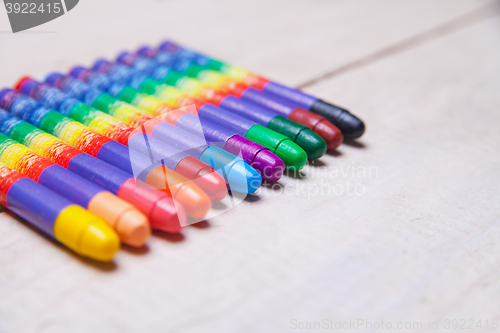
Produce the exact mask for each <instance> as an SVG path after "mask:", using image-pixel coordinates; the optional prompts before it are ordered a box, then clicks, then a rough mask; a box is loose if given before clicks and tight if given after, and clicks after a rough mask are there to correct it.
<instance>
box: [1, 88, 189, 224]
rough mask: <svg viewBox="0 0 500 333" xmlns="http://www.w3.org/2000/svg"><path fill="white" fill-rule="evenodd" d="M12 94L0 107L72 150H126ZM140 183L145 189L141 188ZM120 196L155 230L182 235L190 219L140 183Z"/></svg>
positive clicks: (5, 96)
mask: <svg viewBox="0 0 500 333" xmlns="http://www.w3.org/2000/svg"><path fill="white" fill-rule="evenodd" d="M9 90H10V89H4V90H2V91H0V107H2V108H4V109H5V110H7V111H9V112H10V113H11V114H13V115H15V116H16V117H19V118H21V119H23V120H26V121H28V122H29V123H31V124H33V125H35V126H37V127H39V128H40V129H42V130H45V131H47V130H48V131H47V132H49V133H50V134H52V135H54V133H56V132H57V133H59V135H55V136H57V137H59V138H64V139H63V141H65V142H66V143H69V144H70V145H71V146H73V147H75V148H78V149H80V150H82V151H85V152H87V153H88V151H90V152H93V154H89V155H91V156H95V155H98V154H99V153H100V152H101V151H102V150H103V148H105V147H106V145H108V147H106V148H107V149H108V150H107V151H105V153H107V152H108V151H111V152H112V153H113V145H109V143H115V144H116V145H119V146H122V147H123V145H120V144H119V143H117V142H115V141H111V140H109V139H107V138H105V137H102V136H100V135H98V134H97V133H95V132H92V131H89V130H88V129H87V128H86V127H84V126H83V125H81V124H79V123H76V124H73V123H74V122H73V121H70V120H68V119H67V118H66V117H64V116H62V115H61V114H59V113H57V112H55V111H51V110H48V109H46V108H43V107H41V106H40V105H39V104H38V103H37V102H35V101H34V100H33V99H31V98H29V97H27V96H24V95H22V94H19V93H16V92H14V91H11V90H10V91H9ZM82 127H83V128H82ZM51 132H53V133H51ZM82 148H83V149H82ZM86 150H87V151H86ZM56 166H57V167H59V166H58V165H56ZM60 168H62V167H60ZM62 170H64V168H63V169H62ZM65 171H66V170H65ZM136 182H137V183H139V184H140V185H141V186H138V185H137V184H136ZM116 195H117V196H118V197H119V198H121V199H123V200H125V201H128V202H129V203H131V204H132V205H134V206H135V207H136V208H137V209H139V211H141V212H142V213H143V214H145V215H146V217H147V218H148V219H149V221H150V224H151V227H152V228H153V229H159V230H163V231H168V232H179V231H180V230H181V228H182V226H183V225H184V224H185V221H186V216H185V213H184V209H183V208H182V206H181V205H180V204H178V203H175V202H174V201H173V200H172V198H171V197H169V196H167V195H166V194H164V193H163V192H160V191H157V190H154V189H152V188H151V187H149V186H148V185H146V184H144V183H142V182H141V181H140V180H134V179H133V178H130V179H129V180H127V181H125V182H124V183H123V184H122V185H121V186H120V188H119V189H118V191H117V193H116Z"/></svg>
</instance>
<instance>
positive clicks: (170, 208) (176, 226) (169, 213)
mask: <svg viewBox="0 0 500 333" xmlns="http://www.w3.org/2000/svg"><path fill="white" fill-rule="evenodd" d="M149 220H150V221H151V224H152V227H153V229H157V230H161V231H165V232H170V233H178V232H180V231H181V230H182V227H183V226H185V225H186V221H187V217H186V213H185V211H184V208H183V207H182V205H181V204H180V203H177V202H175V201H174V200H173V199H172V198H170V197H168V196H165V197H163V198H162V199H160V200H158V201H157V202H155V205H154V207H153V209H152V210H151V212H150V213H149Z"/></svg>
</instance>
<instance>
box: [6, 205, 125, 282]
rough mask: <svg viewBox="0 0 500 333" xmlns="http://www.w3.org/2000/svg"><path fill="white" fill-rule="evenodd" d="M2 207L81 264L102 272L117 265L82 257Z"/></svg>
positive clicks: (114, 268) (111, 269) (8, 213)
mask: <svg viewBox="0 0 500 333" xmlns="http://www.w3.org/2000/svg"><path fill="white" fill-rule="evenodd" d="M2 209H3V210H2V211H1V212H3V213H5V214H7V215H9V216H10V217H12V218H13V219H15V220H17V221H18V222H19V223H21V224H22V225H24V226H25V227H26V228H28V229H31V230H32V231H33V232H34V233H36V234H38V235H39V236H41V237H43V238H45V239H46V240H47V241H49V242H51V243H52V244H53V245H54V246H57V247H58V248H60V249H61V250H62V251H64V252H66V253H68V254H69V255H70V256H72V257H73V258H75V259H76V260H78V261H79V262H81V263H82V264H84V265H86V266H89V267H92V268H95V269H98V270H100V271H102V272H112V271H114V270H116V268H117V267H118V266H117V265H116V263H114V262H113V261H111V262H101V261H97V260H93V259H90V258H87V257H83V256H81V255H79V254H78V253H76V252H75V251H73V250H71V249H70V248H68V247H66V246H65V245H63V244H61V243H59V242H58V241H57V240H56V239H54V238H52V237H50V236H49V235H47V234H45V233H44V232H42V231H40V230H39V229H38V228H37V227H35V226H33V225H32V224H31V223H29V222H27V221H25V220H24V219H22V218H21V217H19V216H17V215H16V214H14V213H13V212H11V211H10V210H8V209H6V208H4V207H3V206H2Z"/></svg>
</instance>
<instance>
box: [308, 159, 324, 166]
mask: <svg viewBox="0 0 500 333" xmlns="http://www.w3.org/2000/svg"><path fill="white" fill-rule="evenodd" d="M307 165H310V166H312V167H324V166H326V164H325V163H324V162H323V161H320V160H308V161H307Z"/></svg>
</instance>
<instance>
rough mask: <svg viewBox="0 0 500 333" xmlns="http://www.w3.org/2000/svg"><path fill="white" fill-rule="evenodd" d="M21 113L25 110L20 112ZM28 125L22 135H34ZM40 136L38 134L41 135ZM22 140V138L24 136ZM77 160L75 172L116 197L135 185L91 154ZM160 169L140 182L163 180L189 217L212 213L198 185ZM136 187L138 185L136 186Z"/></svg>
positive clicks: (129, 177) (76, 158)
mask: <svg viewBox="0 0 500 333" xmlns="http://www.w3.org/2000/svg"><path fill="white" fill-rule="evenodd" d="M26 98H27V97H26ZM19 99H20V98H18V100H19ZM15 107H16V106H15V104H13V106H12V107H11V109H12V108H15ZM21 107H22V106H19V107H18V108H21ZM18 112H21V111H20V110H18ZM35 112H36V111H35ZM4 117H7V115H4ZM10 117H12V116H10ZM13 125H15V126H16V127H17V124H16V123H14V124H13ZM27 125H29V124H25V125H24V124H23V132H22V134H23V135H34V134H33V133H31V132H30V131H29V130H30V129H31V130H34V129H35V127H33V126H31V125H30V126H27ZM15 129H17V128H10V127H9V128H8V130H15ZM36 134H38V132H37V133H36ZM20 138H21V139H22V136H21V137H20ZM140 138H141V136H140V135H137V138H136V136H135V135H134V136H132V140H134V141H136V140H140ZM53 139H55V138H53ZM40 140H41V139H40ZM40 140H37V141H36V143H40V142H39V141H40ZM18 141H19V140H18ZM23 143H24V142H23ZM60 144H63V145H66V144H64V143H63V142H60ZM32 148H33V147H32ZM44 148H45V146H42V148H41V149H42V150H41V151H42V152H45V149H44ZM124 148H125V147H124ZM33 149H34V148H33ZM125 149H126V148H125ZM127 151H128V149H127ZM138 155H139V154H138ZM139 157H142V160H145V164H146V165H145V166H144V164H143V165H142V166H141V168H147V169H148V170H149V168H148V167H149V165H151V161H150V160H149V159H148V158H146V157H145V156H142V155H139ZM74 160H75V161H77V162H75V163H77V164H75V165H74V166H73V168H72V169H71V170H72V171H74V172H78V173H79V174H80V175H82V176H83V177H85V178H88V179H89V180H92V181H94V182H98V183H99V184H100V185H101V186H103V187H105V188H106V189H108V190H109V191H111V192H113V193H115V194H119V193H121V191H120V189H121V188H122V186H123V185H124V184H125V183H127V182H128V183H133V184H134V183H135V179H134V177H132V174H130V173H127V172H124V171H122V170H121V169H118V168H116V167H113V166H111V165H109V164H107V163H105V162H103V161H101V160H99V159H96V158H94V157H92V156H90V155H87V154H85V155H78V157H76V156H75V157H74V158H73V159H71V161H69V166H71V165H72V163H73V161H74ZM138 161H139V163H140V160H139V159H138V158H137V156H134V158H131V159H130V162H131V163H132V164H134V163H138ZM78 162H80V163H78ZM63 166H66V165H63ZM141 168H136V170H137V169H138V170H144V169H141ZM156 169H159V170H155V169H153V170H152V171H150V172H148V173H143V174H142V176H143V177H139V179H140V180H142V181H145V182H146V183H148V184H150V185H153V184H152V183H155V184H157V181H156V180H155V179H154V178H160V179H161V181H163V187H161V188H160V189H164V190H165V191H166V192H167V194H168V195H169V196H170V197H172V198H174V199H175V200H177V202H179V203H180V204H181V205H182V207H183V208H184V209H185V210H186V213H187V214H188V215H189V216H193V217H197V218H201V217H203V216H204V215H205V214H206V213H207V212H208V210H209V209H210V208H211V201H210V199H209V198H208V196H207V195H206V194H205V192H203V191H202V190H201V189H199V188H198V186H196V185H195V184H192V183H190V182H189V181H188V179H186V178H185V177H182V176H180V175H178V174H176V173H175V172H173V171H169V170H163V169H162V167H161V166H157V168H156ZM136 174H139V172H136ZM134 187H138V186H137V185H134ZM141 187H142V186H141ZM136 190H138V191H143V192H144V189H141V188H140V187H139V188H138V189H136Z"/></svg>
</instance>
